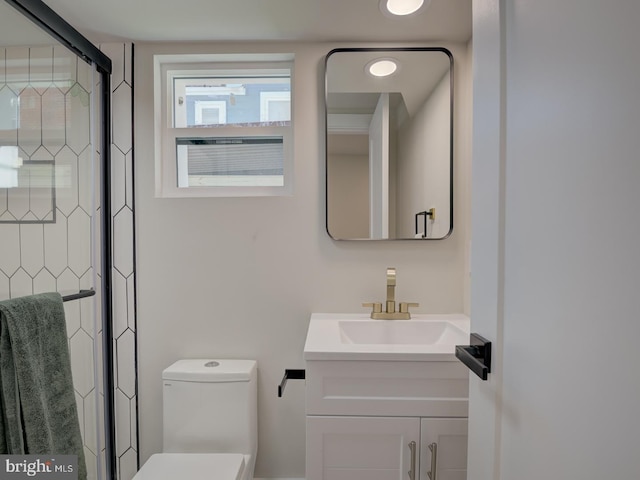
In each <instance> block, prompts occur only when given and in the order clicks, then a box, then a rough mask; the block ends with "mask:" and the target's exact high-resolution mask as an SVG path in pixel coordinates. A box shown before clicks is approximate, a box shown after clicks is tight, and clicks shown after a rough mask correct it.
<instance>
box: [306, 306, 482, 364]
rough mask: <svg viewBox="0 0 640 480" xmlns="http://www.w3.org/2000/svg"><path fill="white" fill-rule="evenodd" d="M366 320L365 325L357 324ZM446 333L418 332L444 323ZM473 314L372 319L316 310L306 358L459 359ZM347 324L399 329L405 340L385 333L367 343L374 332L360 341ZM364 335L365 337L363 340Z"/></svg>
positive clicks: (307, 344)
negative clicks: (424, 336) (423, 339)
mask: <svg viewBox="0 0 640 480" xmlns="http://www.w3.org/2000/svg"><path fill="white" fill-rule="evenodd" d="M354 322H362V325H354ZM443 322H444V323H446V324H448V325H444V329H442V333H441V334H440V335H438V336H437V339H436V340H435V341H434V340H433V338H432V339H431V340H429V341H428V342H430V343H421V337H420V336H419V334H415V335H414V333H415V332H420V331H423V330H425V329H429V328H430V327H431V326H433V327H436V325H435V324H436V323H437V324H439V327H443ZM469 323H470V322H469V317H468V316H466V315H463V314H412V316H411V319H410V320H372V319H371V318H370V317H369V315H368V314H366V313H349V314H343V313H314V314H312V315H311V320H310V322H309V328H308V330H307V340H306V342H305V346H304V359H305V360H383V361H388V360H391V361H437V362H443V361H446V362H452V361H459V360H458V359H457V358H456V357H455V345H468V344H469V331H470V324H469ZM346 327H358V328H356V329H355V330H356V331H365V333H367V332H366V330H367V329H371V330H372V331H373V330H376V331H381V330H384V331H385V332H386V334H387V335H388V332H389V331H398V332H399V333H402V335H400V336H401V337H402V340H397V339H396V340H390V341H391V342H392V343H386V340H385V339H384V338H383V337H384V336H383V335H378V336H377V338H383V339H382V340H376V341H377V342H380V343H365V341H367V340H366V339H367V338H369V337H371V338H374V336H373V335H369V336H364V337H360V338H358V339H357V341H356V342H353V341H352V339H350V338H349V335H348V332H345V330H346ZM363 338H364V340H363Z"/></svg>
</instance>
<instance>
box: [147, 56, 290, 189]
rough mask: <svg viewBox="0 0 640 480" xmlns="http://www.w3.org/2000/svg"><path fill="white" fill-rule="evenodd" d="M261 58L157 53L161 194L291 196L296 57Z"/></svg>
mask: <svg viewBox="0 0 640 480" xmlns="http://www.w3.org/2000/svg"><path fill="white" fill-rule="evenodd" d="M165 57H166V58H165ZM238 57H240V58H238ZM257 57H258V59H261V58H260V57H267V58H262V59H261V60H263V61H255V60H256V56H255V55H253V56H251V58H252V60H251V61H246V62H245V61H242V56H238V55H226V56H223V55H214V56H212V58H211V59H210V61H203V62H199V63H186V61H185V60H190V58H189V57H188V56H187V57H184V58H182V59H180V60H181V61H177V62H176V60H178V59H177V58H175V56H156V111H158V110H159V111H160V113H161V115H160V118H161V124H160V125H156V195H157V196H162V197H192V196H230V197H232V196H268V195H289V194H291V192H292V176H293V175H292V173H293V172H292V165H293V159H292V154H291V152H292V113H291V112H292V108H291V105H292V103H291V60H292V57H291V56H289V55H286V56H283V55H275V56H274V55H264V56H257ZM274 57H278V58H277V60H276V59H274ZM282 57H286V60H287V61H283V60H285V59H284V58H282ZM200 58H202V56H199V59H200ZM230 60H236V61H235V62H231V61H230ZM237 60H240V61H237ZM158 76H159V77H160V78H159V79H158V78H157V77H158Z"/></svg>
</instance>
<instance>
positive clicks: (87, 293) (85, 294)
mask: <svg viewBox="0 0 640 480" xmlns="http://www.w3.org/2000/svg"><path fill="white" fill-rule="evenodd" d="M95 294H96V291H95V290H94V289H93V288H92V289H91V290H80V291H79V292H78V293H72V294H71V295H65V296H64V297H62V301H63V302H69V301H71V300H78V299H79V298H86V297H93V296H94V295H95Z"/></svg>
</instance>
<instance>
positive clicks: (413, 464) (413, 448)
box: [408, 441, 416, 480]
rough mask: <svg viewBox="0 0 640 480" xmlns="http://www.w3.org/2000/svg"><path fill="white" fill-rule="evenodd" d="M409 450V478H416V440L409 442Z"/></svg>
mask: <svg viewBox="0 0 640 480" xmlns="http://www.w3.org/2000/svg"><path fill="white" fill-rule="evenodd" d="M409 450H410V451H411V470H409V472H408V473H409V480H416V442H414V441H411V442H409Z"/></svg>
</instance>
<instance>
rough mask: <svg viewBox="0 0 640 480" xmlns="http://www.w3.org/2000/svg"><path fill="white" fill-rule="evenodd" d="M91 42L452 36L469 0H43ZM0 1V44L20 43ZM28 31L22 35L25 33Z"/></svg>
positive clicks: (467, 29)
mask: <svg viewBox="0 0 640 480" xmlns="http://www.w3.org/2000/svg"><path fill="white" fill-rule="evenodd" d="M44 1H45V3H46V4H47V5H49V6H50V7H51V8H52V9H53V10H54V11H56V12H57V13H58V14H59V15H60V16H61V17H63V18H64V19H65V20H67V22H69V23H70V24H71V25H73V26H74V27H75V28H76V29H77V30H79V31H80V32H81V33H82V34H84V35H85V36H86V37H88V38H89V39H90V40H92V41H93V42H94V43H101V42H106V41H120V40H126V41H134V42H144V41H169V42H177V41H245V40H246V41H249V40H268V41H285V40H288V41H291V40H295V41H310V42H317V41H337V42H341V41H342V42H347V41H356V42H357V41H378V42H380V41H383V42H397V41H404V42H409V41H412V42H413V41H420V42H431V41H456V42H464V41H467V40H468V39H469V38H470V37H471V0H432V1H431V5H430V6H429V7H428V8H427V9H424V10H423V11H422V12H421V13H420V14H419V15H417V16H414V17H405V18H400V17H398V18H390V17H388V16H386V15H383V14H382V13H381V11H380V9H379V5H378V0H179V1H176V0H44ZM1 3H2V7H1V8H0V45H9V44H13V45H15V44H25V43H30V44H33V43H34V42H29V41H28V40H25V41H23V40H22V38H25V35H23V33H25V32H24V31H23V29H21V28H13V29H11V27H12V26H14V27H15V26H16V25H15V22H12V21H11V20H12V17H13V16H14V15H15V14H14V13H13V12H12V14H11V15H9V14H5V13H6V12H5V11H6V9H7V8H11V7H8V6H7V5H6V4H5V3H4V2H1ZM26 38H27V39H28V37H26Z"/></svg>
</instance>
